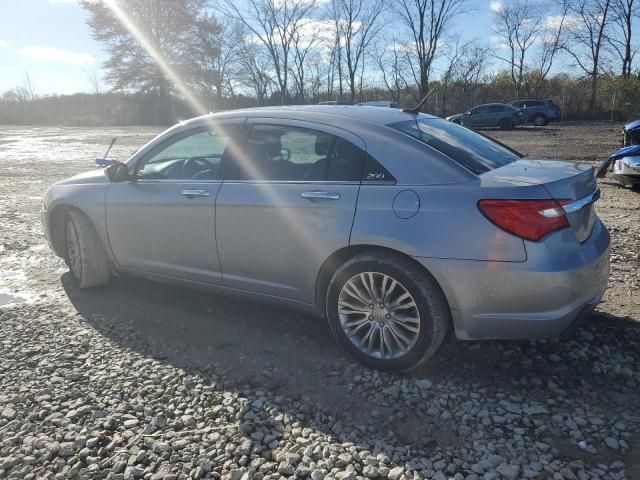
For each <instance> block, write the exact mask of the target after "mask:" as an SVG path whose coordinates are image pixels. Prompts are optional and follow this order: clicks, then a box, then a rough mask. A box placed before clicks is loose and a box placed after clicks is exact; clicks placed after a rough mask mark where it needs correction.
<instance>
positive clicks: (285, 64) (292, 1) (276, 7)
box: [222, 0, 316, 105]
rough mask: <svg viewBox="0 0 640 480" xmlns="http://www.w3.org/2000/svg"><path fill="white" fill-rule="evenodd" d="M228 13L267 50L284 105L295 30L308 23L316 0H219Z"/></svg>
mask: <svg viewBox="0 0 640 480" xmlns="http://www.w3.org/2000/svg"><path fill="white" fill-rule="evenodd" d="M222 1H223V2H224V5H225V6H226V10H227V13H228V14H229V15H231V16H233V17H234V18H236V19H237V20H240V21H241V22H242V23H243V24H244V25H245V26H246V27H247V29H248V30H249V31H250V32H251V33H252V34H253V35H254V36H255V37H256V39H257V40H259V41H260V42H261V43H262V44H263V45H264V47H265V48H266V49H267V51H268V53H269V56H270V57H271V62H272V67H273V70H274V71H275V73H276V79H277V81H278V86H279V87H280V103H281V104H282V105H284V104H285V102H286V99H287V86H288V80H289V71H290V53H291V48H292V43H293V40H294V38H295V36H296V34H297V32H298V31H299V30H300V28H302V27H303V26H304V25H305V24H306V23H307V22H309V21H310V20H309V18H308V15H309V13H310V12H311V10H312V9H313V8H314V7H315V5H316V0H246V2H238V1H237V0H222ZM240 5H242V6H240Z"/></svg>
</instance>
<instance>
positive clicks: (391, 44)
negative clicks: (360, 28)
mask: <svg viewBox="0 0 640 480" xmlns="http://www.w3.org/2000/svg"><path fill="white" fill-rule="evenodd" d="M378 51H379V53H378V55H377V56H376V64H377V66H378V68H379V70H380V73H381V74H382V82H383V83H384V85H385V87H386V89H387V91H388V92H389V94H390V95H391V96H392V98H393V100H394V101H395V102H396V103H397V104H398V105H401V103H402V92H403V91H404V90H406V89H407V87H408V82H407V79H406V77H407V69H408V67H407V65H406V61H405V60H406V54H405V48H404V45H401V44H400V43H399V42H398V40H397V39H396V38H395V37H393V39H392V40H390V41H388V40H386V41H385V42H384V43H383V44H382V45H381V46H380V48H379V49H378Z"/></svg>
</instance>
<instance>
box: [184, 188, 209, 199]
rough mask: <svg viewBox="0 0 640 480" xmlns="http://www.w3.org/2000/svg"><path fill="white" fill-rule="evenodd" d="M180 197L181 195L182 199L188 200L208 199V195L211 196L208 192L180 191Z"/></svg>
mask: <svg viewBox="0 0 640 480" xmlns="http://www.w3.org/2000/svg"><path fill="white" fill-rule="evenodd" d="M180 195H182V196H183V197H188V198H193V197H208V196H209V195H211V192H209V190H197V189H194V190H182V192H180Z"/></svg>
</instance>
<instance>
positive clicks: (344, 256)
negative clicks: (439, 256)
mask: <svg viewBox="0 0 640 480" xmlns="http://www.w3.org/2000/svg"><path fill="white" fill-rule="evenodd" d="M373 250H377V251H383V252H387V253H392V254H394V255H400V256H402V257H404V258H406V259H408V260H409V261H411V262H412V263H413V264H414V265H416V266H417V267H418V268H419V269H420V270H421V271H422V272H423V273H424V274H425V275H428V276H429V277H430V278H431V279H432V280H433V281H434V283H435V284H436V285H437V286H438V288H439V289H440V291H441V292H442V296H443V298H444V299H445V302H446V303H447V308H448V309H449V310H450V311H451V305H450V302H449V298H448V296H447V294H446V290H445V289H444V288H443V286H442V285H441V283H440V282H439V281H438V279H437V278H436V276H435V275H433V274H432V273H431V272H430V271H429V270H428V269H427V268H426V267H425V266H424V265H423V264H421V263H420V262H418V261H417V260H416V259H415V258H413V257H411V256H410V255H407V254H406V253H402V252H400V251H398V250H395V249H393V248H389V247H383V246H380V245H370V244H360V245H349V246H348V247H343V248H341V249H339V250H336V251H335V252H333V253H332V254H331V255H330V256H329V257H328V258H327V259H326V260H325V261H324V263H323V264H322V267H321V268H320V271H319V273H318V277H317V280H316V306H317V308H318V311H319V313H320V315H321V316H322V317H325V316H326V308H325V307H326V296H327V288H328V287H329V282H331V279H332V278H333V275H334V273H335V272H336V270H338V268H339V267H340V266H341V265H343V264H344V263H345V262H347V261H348V260H350V259H351V258H353V257H355V256H356V255H359V254H361V253H364V252H369V251H373Z"/></svg>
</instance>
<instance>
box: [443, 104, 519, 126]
mask: <svg viewBox="0 0 640 480" xmlns="http://www.w3.org/2000/svg"><path fill="white" fill-rule="evenodd" d="M447 120H448V121H450V122H453V123H457V124H458V125H463V126H465V127H469V128H478V127H500V128H501V129H503V130H511V129H512V128H514V127H515V126H516V125H521V124H523V123H524V116H523V113H522V112H521V111H520V110H519V109H517V108H514V107H512V106H511V105H507V104H505V103H487V104H485V105H478V106H477V107H473V108H472V109H471V110H469V111H468V112H465V113H458V114H456V115H451V116H450V117H447Z"/></svg>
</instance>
